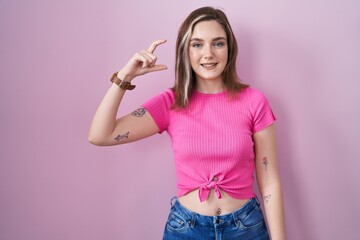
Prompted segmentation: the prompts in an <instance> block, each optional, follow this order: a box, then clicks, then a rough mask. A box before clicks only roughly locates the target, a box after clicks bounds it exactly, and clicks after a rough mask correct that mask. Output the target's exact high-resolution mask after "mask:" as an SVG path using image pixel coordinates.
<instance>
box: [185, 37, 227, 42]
mask: <svg viewBox="0 0 360 240" xmlns="http://www.w3.org/2000/svg"><path fill="white" fill-rule="evenodd" d="M219 40H226V37H216V38H214V39H212V40H211V41H219ZM192 41H196V42H203V41H204V40H203V39H201V38H191V39H190V42H192Z"/></svg>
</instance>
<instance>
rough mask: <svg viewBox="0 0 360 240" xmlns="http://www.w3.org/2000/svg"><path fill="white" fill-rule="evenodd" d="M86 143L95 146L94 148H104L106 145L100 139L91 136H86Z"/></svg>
mask: <svg viewBox="0 0 360 240" xmlns="http://www.w3.org/2000/svg"><path fill="white" fill-rule="evenodd" d="M88 141H89V143H91V144H93V145H96V146H105V145H106V144H105V142H104V141H103V140H102V139H100V138H99V137H96V136H94V135H92V134H89V135H88Z"/></svg>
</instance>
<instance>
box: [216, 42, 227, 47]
mask: <svg viewBox="0 0 360 240" xmlns="http://www.w3.org/2000/svg"><path fill="white" fill-rule="evenodd" d="M214 46H215V47H223V46H225V42H223V41H220V42H215V43H214Z"/></svg>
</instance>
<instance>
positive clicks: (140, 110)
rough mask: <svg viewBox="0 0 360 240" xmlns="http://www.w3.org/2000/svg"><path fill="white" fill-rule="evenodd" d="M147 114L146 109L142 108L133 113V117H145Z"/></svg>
mask: <svg viewBox="0 0 360 240" xmlns="http://www.w3.org/2000/svg"><path fill="white" fill-rule="evenodd" d="M145 113H146V109H145V108H143V107H142V108H138V109H136V110H135V111H133V112H132V113H131V115H133V116H135V117H142V116H144V115H145Z"/></svg>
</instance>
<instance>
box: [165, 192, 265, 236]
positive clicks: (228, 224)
mask: <svg viewBox="0 0 360 240" xmlns="http://www.w3.org/2000/svg"><path fill="white" fill-rule="evenodd" d="M179 239H181V240H183V239H188V240H190V239H194V240H220V239H221V240H235V239H236V240H240V239H241V240H242V239H244V240H245V239H249V240H250V239H251V240H263V239H269V234H268V231H267V228H266V224H265V221H264V216H263V214H262V211H261V208H260V203H259V201H258V200H257V198H252V199H251V200H249V202H247V203H246V204H245V205H244V206H243V207H241V208H240V209H239V210H237V211H235V212H232V213H229V214H225V215H220V216H204V215H201V214H198V213H195V212H192V211H190V210H188V209H186V208H185V207H184V206H182V205H181V204H180V203H179V201H178V200H177V198H173V199H172V201H171V211H170V214H169V217H168V220H167V222H166V226H165V231H164V237H163V240H179Z"/></svg>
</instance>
